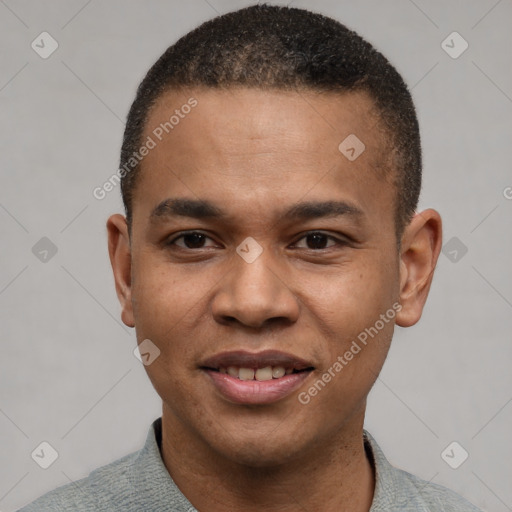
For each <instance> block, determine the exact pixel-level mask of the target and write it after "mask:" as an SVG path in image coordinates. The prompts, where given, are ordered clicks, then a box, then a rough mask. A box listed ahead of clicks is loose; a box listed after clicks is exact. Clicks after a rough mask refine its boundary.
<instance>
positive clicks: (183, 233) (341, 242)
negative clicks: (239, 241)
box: [164, 229, 350, 252]
mask: <svg viewBox="0 0 512 512" xmlns="http://www.w3.org/2000/svg"><path fill="white" fill-rule="evenodd" d="M194 233H198V234H200V235H203V236H204V237H205V238H207V239H210V240H212V241H213V242H215V240H214V239H213V238H212V237H211V236H210V235H208V233H205V232H204V231H201V230H198V229H191V230H188V231H180V232H178V233H175V234H174V235H175V236H174V235H173V236H172V238H171V239H168V240H166V241H165V242H164V243H165V245H166V246H167V245H174V246H176V247H179V248H181V249H184V250H190V251H197V250H200V249H207V248H208V247H199V248H198V249H189V248H188V247H180V246H179V245H176V244H175V242H176V240H179V239H180V238H182V237H184V236H186V235H190V234H194ZM314 234H318V235H323V236H325V237H327V238H329V239H331V240H334V241H335V242H336V245H337V246H340V245H341V246H343V245H347V244H349V243H350V242H349V240H348V239H347V238H346V237H343V236H336V235H333V234H330V233H328V232H324V231H322V230H314V229H313V230H309V231H304V232H303V233H301V234H300V236H299V237H298V238H296V240H295V242H293V243H292V245H295V244H297V243H298V242H300V241H301V240H303V239H304V238H306V237H307V236H309V235H314ZM215 243H217V242H215ZM332 247H334V246H330V247H325V248H323V249H309V248H307V247H306V248H304V249H305V250H308V251H312V252H320V251H325V250H328V249H331V248H332Z"/></svg>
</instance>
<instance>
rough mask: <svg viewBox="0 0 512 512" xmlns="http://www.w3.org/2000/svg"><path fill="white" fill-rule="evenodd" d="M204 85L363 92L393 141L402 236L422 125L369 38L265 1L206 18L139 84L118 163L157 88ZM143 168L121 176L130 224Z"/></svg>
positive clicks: (417, 185) (131, 147)
mask: <svg viewBox="0 0 512 512" xmlns="http://www.w3.org/2000/svg"><path fill="white" fill-rule="evenodd" d="M201 86H202V87H208V88H217V89H226V88H230V87H235V86H244V87H252V88H260V89H267V90H268V89H280V90H296V91H298V90H312V91H319V92H350V91H364V92H366V93H368V94H369V96H370V97H371V98H372V100H373V102H374V106H375V107H376V110H377V112H378V114H379V121H380V122H381V124H382V126H383V129H384V131H385V134H386V136H387V137H388V140H389V141H390V144H389V147H391V148H392V149H391V150H390V151H391V153H390V156H391V161H392V165H391V167H392V172H391V173H390V174H391V175H392V183H393V185H394V186H395V188H396V194H395V205H394V209H395V232H396V235H397V238H398V243H400V238H401V235H402V233H403V228H404V227H405V226H406V225H407V224H408V223H409V222H410V220H411V219H412V217H413V215H414V212H415V209H416V207H417V203H418V198H419V194H420V189H421V172H422V162H421V143H420V134H419V126H418V120H417V117H416V111H415V108H414V103H413V100H412V98H411V94H410V92H409V90H408V88H407V86H406V84H405V82H404V80H403V79H402V77H401V76H400V74H399V73H398V71H397V70H396V69H395V68H394V67H393V66H392V65H391V64H390V62H389V61H388V60H387V59H386V58H385V57H384V56H383V55H382V54H381V53H380V52H378V51H377V50H376V49H375V48H374V47H373V46H372V45H371V44H370V43H369V42H368V41H366V40H364V39H363V38H362V37H361V36H359V35H358V34H357V33H356V32H354V31H353V30H350V29H348V28H347V27H346V26H344V25H343V24H341V23H340V22H338V21H336V20H334V19H332V18H329V17H327V16H323V15H321V14H318V13H313V12H310V11H308V10H304V9H298V8H291V7H281V6H273V5H267V4H261V5H260V4H258V5H253V6H250V7H246V8H243V9H240V10H237V11H234V12H230V13H227V14H224V15H221V16H218V17H216V18H213V19H212V20H209V21H207V22H205V23H203V24H202V25H200V26H199V27H197V28H196V29H194V30H192V31H191V32H189V33H187V34H186V35H184V36H183V37H181V38H180V39H179V40H178V41H177V42H176V43H175V44H174V45H172V46H170V47H169V48H168V49H167V50H166V51H165V52H164V53H163V55H162V56H161V57H160V58H159V59H158V60H157V62H156V63H155V64H154V65H153V66H152V67H151V69H150V70H149V71H148V73H147V74H146V76H145V77H144V79H143V80H142V82H141V84H140V85H139V87H138V90H137V94H136V97H135V100H134V102H133V104H132V106H131V108H130V111H129V113H128V118H127V123H126V128H125V132H124V139H123V144H122V148H121V161H120V169H125V170H126V169H128V168H129V167H127V163H128V162H129V161H130V159H132V160H131V161H132V162H133V158H132V156H133V154H134V153H136V152H137V151H138V150H139V148H140V147H141V144H142V143H143V141H142V137H143V132H144V129H145V125H146V122H147V119H148V114H149V111H150V110H151V108H152V106H153V105H155V103H156V101H157V100H158V99H159V98H160V97H161V96H162V94H163V93H166V92H167V91H170V90H173V89H176V90H180V89H182V88H184V87H201ZM340 142H341V141H340ZM132 165H134V164H132ZM140 167H141V165H140V163H137V164H136V165H134V166H133V168H132V169H131V170H130V172H123V174H122V175H121V177H122V179H121V191H122V196H123V202H124V206H125V210H126V217H127V220H128V225H129V226H130V225H131V220H132V202H133V195H134V189H135V186H136V183H137V177H138V175H139V174H140Z"/></svg>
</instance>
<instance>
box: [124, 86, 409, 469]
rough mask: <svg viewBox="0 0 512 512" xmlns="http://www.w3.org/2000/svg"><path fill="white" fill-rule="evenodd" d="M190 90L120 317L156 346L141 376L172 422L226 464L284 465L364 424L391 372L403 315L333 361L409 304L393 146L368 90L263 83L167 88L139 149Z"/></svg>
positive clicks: (158, 150) (163, 159) (149, 163)
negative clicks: (382, 377)
mask: <svg viewBox="0 0 512 512" xmlns="http://www.w3.org/2000/svg"><path fill="white" fill-rule="evenodd" d="M192 96H193V97H194V98H196V99H197V101H198V104H197V106H196V107H194V108H193V109H192V110H191V112H190V113H189V114H188V115H186V116H184V118H183V119H180V121H179V123H178V124H176V125H175V126H174V128H173V129H172V131H169V133H168V134H165V133H164V135H163V137H162V140H161V141H157V145H156V147H155V148H154V149H152V150H151V151H150V152H149V154H148V155H147V156H146V157H145V159H144V161H143V164H142V173H141V175H140V176H139V178H140V179H139V181H138V183H137V188H136V190H135V195H134V202H133V224H132V233H131V258H132V261H131V265H132V267H131V270H132V274H131V277H132V282H131V304H127V305H125V308H124V312H123V319H124V320H125V322H126V323H128V324H130V325H133V324H134V325H135V326H136V331H137V338H138V341H139V343H140V342H142V341H143V340H145V339H149V340H151V342H152V343H154V344H155V345H156V346H157V347H158V348H159V349H160V351H161V353H160V356H159V357H158V358H157V359H155V361H154V362H153V363H152V364H151V365H149V366H147V367H146V369H147V371H148V374H149V377H150V379H151V381H152V383H153V385H154V387H155V388H156V390H157V392H158V393H159V395H160V396H161V398H162V400H163V402H164V416H165V415H166V416H167V420H168V421H169V422H171V423H172V424H173V425H175V426H176V428H182V429H183V431H186V432H188V433H189V435H190V436H193V437H194V438H195V439H197V440H199V441H200V442H205V443H206V446H208V447H210V448H211V449H212V450H213V451H214V452H216V453H217V454H222V455H223V456H225V457H227V458H229V459H232V460H236V461H238V462H242V463H246V464H249V465H255V466H265V465H271V464H279V463H282V462H285V461H287V460H292V459H294V458H297V457H298V456H299V455H300V454H304V453H306V452H307V451H308V450H309V449H314V448H315V447H316V446H318V444H319V443H320V444H321V443H326V442H329V439H330V438H331V437H332V436H333V435H334V434H335V433H336V432H337V431H339V429H340V428H344V429H349V430H350V429H352V430H354V431H355V430H357V429H358V428H359V429H360V427H361V426H362V422H363V417H364V408H365V404H366V396H367V394H368V392H369V390H370V388H371V386H372V384H373V383H374V381H375V379H376V377H377V374H378V372H379V371H380V369H381V367H382V365H383V363H384V360H385V357H386V354H387V351H388V348H389V344H390V341H391V337H392V333H393V327H394V321H393V320H392V321H389V322H382V321H381V322H379V323H378V324H377V325H378V326H379V327H380V326H381V324H382V323H384V326H383V327H382V328H380V329H377V330H378V333H377V334H374V335H373V337H370V336H368V337H367V344H366V345H363V344H362V343H361V342H358V345H359V346H360V348H361V350H360V351H359V352H358V353H357V354H355V355H353V358H352V359H351V360H350V361H347V359H346V358H344V361H345V362H346V364H343V368H342V369H341V370H338V371H336V370H334V367H333V365H335V363H336V361H338V362H339V359H338V357H339V356H341V357H343V356H344V354H345V353H346V352H347V351H348V350H349V349H350V347H351V345H352V342H353V341H354V340H357V339H358V336H359V335H360V333H362V332H363V331H365V329H369V328H370V327H374V329H375V325H376V322H377V321H378V320H379V319H380V318H381V315H382V314H386V311H388V310H390V309H392V306H393V304H395V305H396V302H397V300H398V297H399V281H400V277H399V269H400V266H399V257H398V253H397V248H396V238H395V235H394V230H395V225H394V198H395V191H394V188H393V187H392V185H390V184H389V183H388V182H387V181H386V180H384V179H383V178H382V172H383V171H382V169H380V170H379V169H378V167H379V166H381V167H382V166H383V165H384V162H385V161H386V158H387V155H388V153H387V152H386V142H387V141H386V139H385V138H384V137H383V136H382V131H380V130H379V129H378V128H376V123H377V118H376V117H375V115H374V114H373V111H374V109H373V107H372V103H371V101H370V100H369V99H368V97H367V96H366V95H364V94H361V93H347V94H343V95H336V94H334V93H329V94H325V95H323V96H322V95H319V94H316V93H313V92H301V93H300V94H299V93H296V92H278V91H274V92H264V91H261V90H255V89H230V90H228V91H218V90H212V89H210V90H189V91H185V92H181V93H180V94H176V93H169V94H166V95H165V96H163V97H162V98H161V99H160V101H159V102H158V104H157V106H156V108H155V109H153V111H152V113H151V115H150V118H149V120H148V123H147V127H146V133H145V136H144V140H145V139H146V137H147V136H148V135H149V136H152V137H153V138H155V137H154V135H152V132H153V131H154V130H155V128H156V127H158V126H159V125H160V123H162V122H165V121H167V120H168V119H169V118H170V116H171V115H172V114H173V113H174V111H175V109H180V107H181V106H182V105H183V104H184V103H186V102H187V100H188V99H189V98H190V97H192ZM187 110H188V109H187ZM351 134H354V135H355V136H356V137H357V138H358V139H359V140H360V141H362V143H363V144H364V145H365V149H364V151H363V152H362V153H361V154H360V155H359V156H358V157H357V158H356V159H355V160H353V161H350V160H349V158H347V156H346V155H348V156H350V157H352V156H353V155H352V153H354V154H357V152H358V151H359V150H360V147H359V146H358V147H357V148H355V151H354V152H352V151H351V149H350V147H352V146H354V140H355V139H349V141H350V140H352V144H349V147H348V148H345V149H344V151H345V154H343V153H342V152H341V151H340V149H338V147H339V145H340V143H341V142H342V141H344V139H346V137H348V136H349V135H351ZM177 200H187V201H191V202H196V201H202V202H207V203H208V204H210V205H211V206H212V207H214V209H215V211H216V212H217V213H220V214H221V215H219V216H211V215H210V214H211V213H212V212H211V211H209V210H210V209H208V208H204V207H203V208H189V209H188V210H187V211H185V208H183V203H179V202H178V201H177ZM164 201H166V202H165V203H164ZM303 203H308V205H306V206H304V207H302V208H297V206H298V205H302V204H303ZM316 203H322V204H323V206H322V205H320V206H319V207H318V208H315V206H314V205H315V204H316ZM324 203H331V206H332V205H333V204H334V203H336V204H337V206H338V208H337V211H334V212H333V211H332V209H331V210H329V209H327V210H328V211H329V212H330V214H328V215H326V214H325V213H326V209H325V204H324ZM342 203H343V204H342ZM188 204H189V206H190V204H191V203H188ZM180 205H181V208H178V207H179V206H180ZM307 206H309V207H307ZM335 210H336V209H335ZM185 214H186V215H185ZM189 215H190V216H189ZM190 232H193V233H192V234H190ZM185 233H188V234H187V235H186V236H181V235H184V234H185ZM249 237H250V239H249V240H247V239H248V238H249ZM237 248H238V251H237ZM260 251H262V252H261V254H259V252H260ZM367 332H368V331H367ZM371 332H372V333H374V331H371ZM359 339H361V338H359ZM268 351H272V352H268ZM274 351H277V353H275V352H274ZM340 364H341V363H340ZM269 366H270V368H272V370H268V367H269ZM228 367H231V369H230V370H229V373H225V372H226V371H227V369H228ZM240 367H242V368H246V369H244V370H242V372H240V371H239V368H240ZM265 367H266V368H267V369H266V370H262V371H260V372H259V373H256V374H255V377H258V376H259V377H261V378H264V379H268V378H269V372H275V375H274V377H276V376H277V378H272V379H271V380H263V381H259V380H255V379H252V380H241V379H240V378H239V377H242V379H244V378H247V379H250V378H251V370H255V369H262V368H265ZM233 368H234V369H233ZM336 368H337V369H339V366H336ZM283 369H284V371H285V375H284V376H281V374H282V372H283ZM329 369H331V379H327V378H326V379H325V380H329V382H328V383H325V386H321V385H318V384H317V392H316V393H315V392H314V391H313V392H312V393H309V391H308V390H310V388H311V387H312V386H314V384H315V382H317V381H318V379H322V376H323V375H324V374H325V373H326V372H327V373H328V372H329ZM290 371H292V373H291V374H290ZM230 374H232V375H230ZM333 374H334V376H333ZM306 395H307V396H306ZM299 397H302V399H301V400H299ZM307 397H309V398H310V400H308V399H307ZM305 402H308V403H305Z"/></svg>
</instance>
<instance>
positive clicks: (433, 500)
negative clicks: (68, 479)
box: [18, 418, 481, 512]
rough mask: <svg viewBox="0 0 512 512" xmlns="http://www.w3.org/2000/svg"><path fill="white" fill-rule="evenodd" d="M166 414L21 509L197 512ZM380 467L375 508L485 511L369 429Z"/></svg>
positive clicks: (379, 511)
mask: <svg viewBox="0 0 512 512" xmlns="http://www.w3.org/2000/svg"><path fill="white" fill-rule="evenodd" d="M161 433H162V418H158V419H157V420H155V421H154V422H153V424H152V425H151V427H150V429H149V432H148V435H147V438H146V443H145V445H144V447H143V448H142V449H141V450H139V451H137V452H134V453H132V454H130V455H126V456H125V457H123V458H121V459H119V460H116V461H114V462H112V463H110V464H107V465H106V466H102V467H101V468H98V469H96V470H94V471H92V472H91V474H90V475H89V476H88V477H86V478H83V479H82V480H77V481H76V482H72V483H69V484H66V485H63V486H62V487H59V488H57V489H55V490H53V491H50V492H48V493H47V494H45V495H44V496H41V497H40V498H38V499H37V500H36V501H34V502H32V503H31V504H30V505H27V506H26V507H24V508H22V509H21V510H19V511H18V512H96V511H97V512H114V511H123V512H140V511H141V510H143V511H144V512H153V511H154V512H197V511H196V509H195V508H194V507H193V506H192V505H191V504H190V502H189V501H188V500H187V498H185V496H184V495H183V494H182V493H181V491H180V490H179V489H178V487H177V486H176V484H175V483H174V481H173V480H172V478H171V477H170V475H169V473H168V471H167V469H166V467H165V465H164V463H163V460H162V457H161V453H160V445H161ZM363 436H364V441H365V448H366V452H367V454H368V456H369V458H370V460H371V461H372V462H373V464H374V467H375V471H376V485H375V493H374V497H373V503H372V507H371V509H370V512H420V511H421V512H434V511H439V512H441V511H442V512H481V511H480V510H479V509H478V508H476V507H475V506H473V505H472V504H471V503H469V502H468V501H466V500H465V499H464V498H462V497H460V496H459V495H458V494H456V493H454V492H453V491H450V490H449V489H446V488H445V487H442V486H440V485H437V484H433V483H430V482H426V481H425V480H421V479H419V478H417V477H415V476H414V475H411V474H410V473H407V472H405V471H402V470H400V469H397V468H395V467H393V466H391V464H389V462H388V461H387V459H386V457H385V456H384V454H383V453H382V450H381V449H380V448H379V446H378V445H377V443H376V441H375V439H373V437H372V436H371V435H370V434H369V433H368V432H367V431H366V430H364V431H363Z"/></svg>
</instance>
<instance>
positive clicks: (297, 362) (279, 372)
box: [200, 351, 314, 405]
mask: <svg viewBox="0 0 512 512" xmlns="http://www.w3.org/2000/svg"><path fill="white" fill-rule="evenodd" d="M200 369H201V370H203V371H204V372H205V373H206V374H207V375H208V377H209V378H210V382H211V383H212V384H213V386H214V387H215V388H216V390H217V392H219V393H220V395H221V396H222V397H223V398H224V399H227V400H228V401H230V402H233V403H237V404H248V405H249V404H251V405H255V404H270V403H274V402H277V401H279V400H282V399H283V398H285V397H287V396H289V395H290V394H291V393H293V392H294V391H296V390H297V389H298V388H299V387H300V386H301V385H302V383H303V382H304V380H305V379H306V378H307V377H308V375H309V374H310V373H311V372H312V371H313V370H314V367H313V366H312V365H311V364H309V363H308V362H306V361H304V360H302V359H299V358H296V357H294V356H292V355H289V354H285V353H282V352H277V351H265V352H260V353H257V354H253V353H249V352H245V351H237V352H225V353H222V354H218V355H217V356H214V357H212V358H209V359H207V360H206V361H204V363H203V364H202V365H201V366H200Z"/></svg>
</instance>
